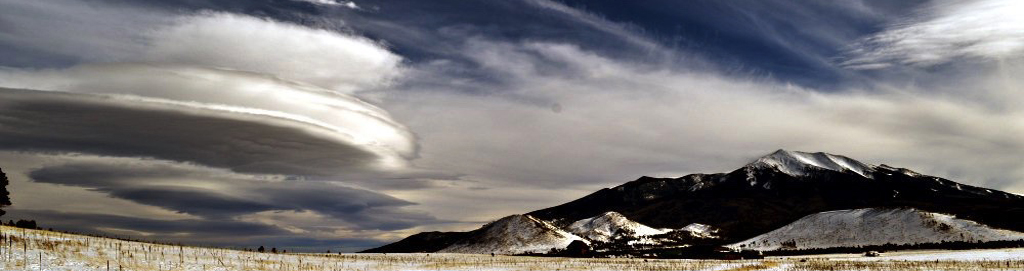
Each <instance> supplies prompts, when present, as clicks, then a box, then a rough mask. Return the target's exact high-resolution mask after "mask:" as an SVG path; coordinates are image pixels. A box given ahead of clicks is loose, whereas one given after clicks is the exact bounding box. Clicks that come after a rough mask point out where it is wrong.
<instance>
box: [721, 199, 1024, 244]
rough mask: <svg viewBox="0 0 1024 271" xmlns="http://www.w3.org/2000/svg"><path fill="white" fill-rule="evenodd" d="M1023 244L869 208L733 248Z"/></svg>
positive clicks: (905, 212)
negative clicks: (976, 242) (955, 243)
mask: <svg viewBox="0 0 1024 271" xmlns="http://www.w3.org/2000/svg"><path fill="white" fill-rule="evenodd" d="M1020 239H1024V233H1021V232H1015V231H1008V230H999V229H993V228H990V227H988V226H985V225H982V224H978V223H976V222H974V221H969V220H963V219H958V218H956V217H954V216H950V215H945V214H939V213H931V212H924V211H920V210H917V209H913V208H864V209H853V210H838V211H829V212H821V213H817V214H812V215H809V216H806V217H804V218H801V219H799V220H797V221H795V222H793V223H790V224H789V225H786V226H784V227H782V228H779V229H776V230H774V231H771V232H768V233H765V234H762V235H759V236H757V237H754V238H751V239H748V240H745V241H742V242H739V243H736V244H732V245H730V246H731V247H734V248H740V247H742V248H745V249H756V250H776V249H806V248H829V247H854V246H866V245H884V244H887V243H891V244H897V245H900V244H923V243H939V242H943V241H968V242H975V241H983V242H985V241H999V240H1020ZM786 243H789V244H786Z"/></svg>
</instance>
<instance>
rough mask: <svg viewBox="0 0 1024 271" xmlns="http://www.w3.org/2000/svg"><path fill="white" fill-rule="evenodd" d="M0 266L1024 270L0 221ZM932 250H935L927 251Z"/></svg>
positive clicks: (921, 261)
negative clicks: (316, 249) (300, 245)
mask: <svg viewBox="0 0 1024 271" xmlns="http://www.w3.org/2000/svg"><path fill="white" fill-rule="evenodd" d="M0 230H2V234H3V235H4V239H3V243H2V246H0V269H2V270H72V271H78V270H203V271H206V270H295V271H300V270H301V271H328V270H331V271H333V270H652V271H653V270H1024V249H1004V250H973V251H956V252H949V251H935V252H916V253H907V254H905V255H904V254H898V255H897V254H894V256H893V257H888V256H887V257H881V258H862V257H857V256H855V255H831V256H830V255H824V256H822V255H817V256H814V257H786V258H772V259H765V260H746V261H720V260H653V259H652V260H644V259H574V258H547V257H513V256H497V257H491V256H490V255H464V254H388V255H384V254H342V255H338V254H332V255H327V254H271V253H256V252H246V251H237V250H228V249H217V248H201V247H187V246H176V245H163V244H152V243H144V242H132V241H122V240H117V239H109V238H101V237H91V236H83V235H73V234H64V233H56V232H50V231H40V230H24V229H16V228H12V227H6V226H3V227H0ZM932 255H935V257H932Z"/></svg>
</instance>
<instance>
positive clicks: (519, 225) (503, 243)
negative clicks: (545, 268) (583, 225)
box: [438, 215, 583, 254]
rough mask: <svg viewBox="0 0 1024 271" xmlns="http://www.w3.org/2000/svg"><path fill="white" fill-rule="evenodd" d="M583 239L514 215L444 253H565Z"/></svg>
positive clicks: (466, 238)
mask: <svg viewBox="0 0 1024 271" xmlns="http://www.w3.org/2000/svg"><path fill="white" fill-rule="evenodd" d="M575 240H583V238H580V237H579V236H576V235H574V234H572V233H568V232H566V231H564V230H561V229H559V228H558V227H555V226H553V225H551V224H549V223H548V222H545V221H541V220H539V219H537V218H534V217H532V216H529V215H511V216H507V217H504V218H502V219H498V220H497V221H494V222H491V223H489V224H487V225H484V226H483V227H482V228H480V229H478V230H475V231H471V232H469V233H468V234H467V235H466V236H465V237H463V238H462V239H461V240H459V241H458V242H455V243H454V244H452V245H451V246H448V247H446V248H444V249H441V250H439V251H438V252H442V253H476V254H486V253H498V254H522V253H545V252H548V251H550V250H551V249H552V248H555V249H563V248H565V247H566V246H568V245H569V243H572V241H575Z"/></svg>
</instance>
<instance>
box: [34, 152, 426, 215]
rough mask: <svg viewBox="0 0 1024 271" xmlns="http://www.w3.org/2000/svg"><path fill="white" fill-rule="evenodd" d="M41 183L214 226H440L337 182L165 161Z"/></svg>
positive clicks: (113, 166)
mask: <svg viewBox="0 0 1024 271" xmlns="http://www.w3.org/2000/svg"><path fill="white" fill-rule="evenodd" d="M28 177H29V178H31V179H32V180H34V181H36V182H42V183H50V184H59V185H67V186H77V187H83V188H86V189H89V190H92V191H98V192H102V193H106V194H109V195H110V196H112V197H117V198H123V199H127V200H131V201H134V202H138V203H141V204H146V205H153V206H159V207H163V208H167V209H170V210H175V211H179V212H183V213H187V214H192V215H196V216H199V217H204V218H207V219H214V220H225V219H230V218H233V217H237V216H240V215H248V214H255V213H261V212H268V211H313V212H316V213H318V214H321V215H324V216H327V217H330V218H331V219H333V220H335V223H333V225H332V226H335V227H339V226H343V225H347V226H349V227H351V228H355V229H379V230H396V229H404V228H409V227H412V226H415V225H419V224H423V223H428V222H431V221H433V218H432V217H430V216H428V215H425V214H422V213H415V212H411V211H405V210H403V209H400V208H402V207H406V206H411V205H414V204H413V203H411V202H408V201H404V200H401V199H397V198H394V197H391V196H387V195H384V194H380V193H377V192H372V191H369V190H363V189H357V188H352V187H348V186H345V185H343V184H341V183H336V182H325V181H303V180H295V179H290V178H283V177H274V176H260V175H244V174H237V173H233V172H230V171H226V170H222V169H214V168H206V167H198V166H193V165H188V164H181V163H172V162H168V161H159V160H136V159H128V158H122V159H102V160H96V161H90V162H71V163H67V164H61V165H53V166H47V167H43V168H40V169H37V170H34V171H32V172H30V173H29V174H28Z"/></svg>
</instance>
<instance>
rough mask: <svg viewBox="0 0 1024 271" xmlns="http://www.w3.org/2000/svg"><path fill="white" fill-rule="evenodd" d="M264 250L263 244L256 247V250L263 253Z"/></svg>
mask: <svg viewBox="0 0 1024 271" xmlns="http://www.w3.org/2000/svg"><path fill="white" fill-rule="evenodd" d="M265 250H266V249H264V248H263V246H260V248H257V249H256V251H258V252H259V253H263V251H265Z"/></svg>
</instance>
